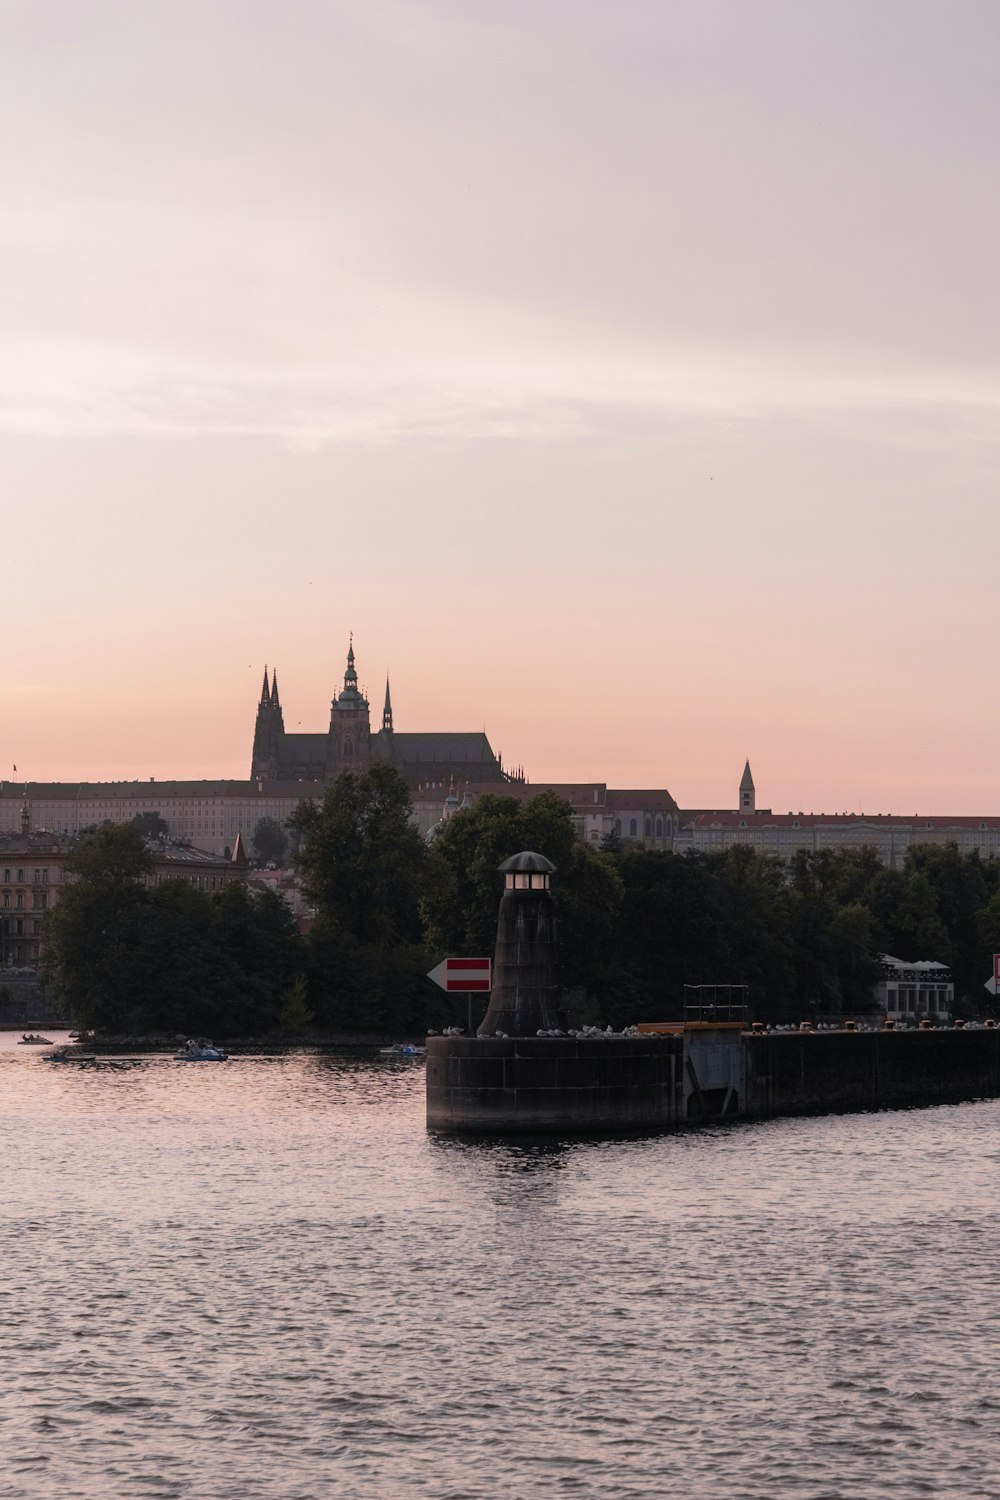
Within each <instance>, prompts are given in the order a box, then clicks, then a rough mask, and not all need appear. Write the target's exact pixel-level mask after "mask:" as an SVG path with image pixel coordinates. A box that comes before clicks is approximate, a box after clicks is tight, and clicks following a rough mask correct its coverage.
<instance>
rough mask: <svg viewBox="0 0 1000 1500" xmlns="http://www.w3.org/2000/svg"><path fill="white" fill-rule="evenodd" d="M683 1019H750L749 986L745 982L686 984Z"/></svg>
mask: <svg viewBox="0 0 1000 1500" xmlns="http://www.w3.org/2000/svg"><path fill="white" fill-rule="evenodd" d="M684 1020H685V1021H730V1022H736V1021H739V1022H742V1023H744V1024H746V1022H748V1021H749V1020H750V986H749V985H747V984H686V985H685V986H684Z"/></svg>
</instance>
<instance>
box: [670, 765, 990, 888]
mask: <svg viewBox="0 0 1000 1500" xmlns="http://www.w3.org/2000/svg"><path fill="white" fill-rule="evenodd" d="M737 803H738V807H737V811H735V812H733V811H731V810H714V811H709V810H706V809H689V810H687V811H682V812H681V813H680V815H679V820H678V824H679V826H678V831H677V835H676V838H675V840H674V844H673V847H674V849H675V850H676V851H677V852H679V853H683V852H684V851H685V850H687V849H692V850H696V851H698V852H700V853H702V854H710V853H712V852H714V851H719V850H722V849H730V848H732V847H733V846H734V845H743V846H744V847H747V848H750V849H753V850H754V851H755V853H757V854H771V855H774V856H775V857H776V858H778V859H784V860H789V859H792V858H793V856H794V855H795V854H797V853H798V852H799V851H800V850H805V851H806V852H807V853H812V852H814V851H815V850H819V849H861V848H869V849H873V850H874V851H875V853H876V854H877V855H878V857H879V859H880V860H881V861H882V863H883V864H886V865H889V866H890V867H892V866H895V865H897V864H902V862H903V858H904V856H905V854H906V851H907V849H910V848H912V847H913V846H914V845H917V844H942V845H943V844H957V845H958V848H959V850H960V851H961V852H962V853H963V854H971V853H972V852H973V851H974V850H976V851H978V852H979V853H980V854H982V855H984V856H989V855H1000V818H983V817H968V818H964V817H956V816H949V815H947V814H945V815H941V816H936V817H922V816H921V815H920V814H919V813H915V814H914V815H913V817H907V816H906V815H905V814H899V813H847V812H845V813H812V812H810V813H803V812H788V813H775V812H772V811H771V809H770V808H769V807H768V808H759V809H758V808H757V806H756V792H755V790H754V784H753V777H752V776H751V774H750V762H749V761H747V763H746V768H745V770H744V772H743V778H742V780H741V781H740V784H739V790H738V794H737Z"/></svg>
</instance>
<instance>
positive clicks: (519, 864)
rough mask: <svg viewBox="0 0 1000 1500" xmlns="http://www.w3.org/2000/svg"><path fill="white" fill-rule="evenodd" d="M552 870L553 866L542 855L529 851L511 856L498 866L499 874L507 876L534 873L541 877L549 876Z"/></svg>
mask: <svg viewBox="0 0 1000 1500" xmlns="http://www.w3.org/2000/svg"><path fill="white" fill-rule="evenodd" d="M554 869H555V865H554V864H553V863H552V861H551V859H546V858H545V855H544V854H534V853H533V852H532V851H531V850H530V849H525V850H524V851H523V853H521V854H512V855H511V857H510V859H505V860H504V862H503V864H502V865H501V866H500V873H501V874H502V875H509V874H515V873H516V874H523V873H524V872H525V871H536V872H538V873H540V874H542V875H551V874H552V872H553V870H554Z"/></svg>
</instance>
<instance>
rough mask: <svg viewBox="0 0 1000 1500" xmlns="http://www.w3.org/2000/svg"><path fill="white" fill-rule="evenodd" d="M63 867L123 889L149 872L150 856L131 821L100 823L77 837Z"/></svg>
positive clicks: (90, 880) (94, 881)
mask: <svg viewBox="0 0 1000 1500" xmlns="http://www.w3.org/2000/svg"><path fill="white" fill-rule="evenodd" d="M66 869H67V870H68V871H69V873H70V874H71V875H79V876H80V878H81V879H82V880H85V881H86V882H87V883H88V884H90V885H94V886H97V887H100V888H101V889H102V890H105V891H107V890H125V889H126V888H128V887H130V886H134V885H136V884H137V883H138V882H140V881H142V880H144V879H145V877H146V876H147V875H149V874H151V873H152V869H153V856H152V855H151V854H150V852H149V850H148V849H147V848H146V841H145V839H144V838H143V836H142V834H141V833H140V832H139V829H138V828H137V827H136V825H135V824H134V823H103V824H102V825H101V827H100V828H95V829H93V830H92V831H91V832H90V833H89V834H87V835H86V836H85V837H84V838H81V840H80V842H79V843H78V844H77V846H76V848H75V849H74V851H73V853H72V854H71V855H70V856H69V858H68V859H67V860H66Z"/></svg>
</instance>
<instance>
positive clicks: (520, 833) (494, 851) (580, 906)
mask: <svg viewBox="0 0 1000 1500" xmlns="http://www.w3.org/2000/svg"><path fill="white" fill-rule="evenodd" d="M523 849H532V850H534V851H535V853H537V854H543V855H545V857H546V858H547V859H550V860H551V861H552V863H553V864H554V865H555V866H556V875H555V877H554V879H553V882H552V889H553V896H554V899H555V906H556V919H557V922H558V932H559V950H560V968H561V972H562V977H563V982H564V983H565V984H566V985H569V986H574V985H581V986H584V987H586V988H590V989H599V988H600V986H601V983H602V981H603V979H604V977H605V976H606V975H607V974H608V972H609V970H610V968H611V966H612V965H613V963H614V949H615V943H614V935H615V927H616V923H617V919H618V914H619V911H620V908H621V903H622V894H623V892H622V883H621V879H620V877H619V875H618V872H617V870H616V869H615V865H614V861H613V860H612V859H611V858H610V857H609V856H606V855H602V854H596V853H593V852H592V851H591V850H589V849H587V848H586V847H585V846H584V845H583V844H582V843H581V842H580V840H579V839H578V838H577V836H576V833H575V832H574V829H573V810H572V808H571V807H570V805H569V803H568V802H563V801H562V800H561V799H560V798H559V797H557V796H556V795H555V794H554V793H553V792H543V793H541V795H540V796H538V797H533V798H531V800H530V801H528V802H523V803H522V802H519V801H518V800H517V798H515V797H505V796H492V795H487V796H484V797H481V798H480V799H479V801H478V803H477V804H476V806H475V807H473V808H468V809H465V810H463V811H460V812H457V813H455V814H454V815H453V816H452V817H451V818H450V819H449V820H448V822H447V823H446V824H445V825H444V827H443V828H442V829H441V831H440V833H439V834H438V836H437V838H436V839H435V840H434V843H433V845H432V847H431V851H430V856H429V859H428V869H427V875H426V879H425V881H424V899H423V913H424V924H425V932H426V936H427V941H428V943H429V944H430V946H431V947H433V948H434V949H436V950H437V951H438V952H449V953H456V954H458V953H467V954H488V953H492V952H493V946H494V942H495V940H496V930H497V910H498V908H499V905H500V898H501V896H502V894H503V880H502V877H501V875H500V873H499V867H500V865H501V864H502V862H503V861H504V860H505V859H508V858H509V857H510V855H512V854H518V853H520V851H521V850H523Z"/></svg>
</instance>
